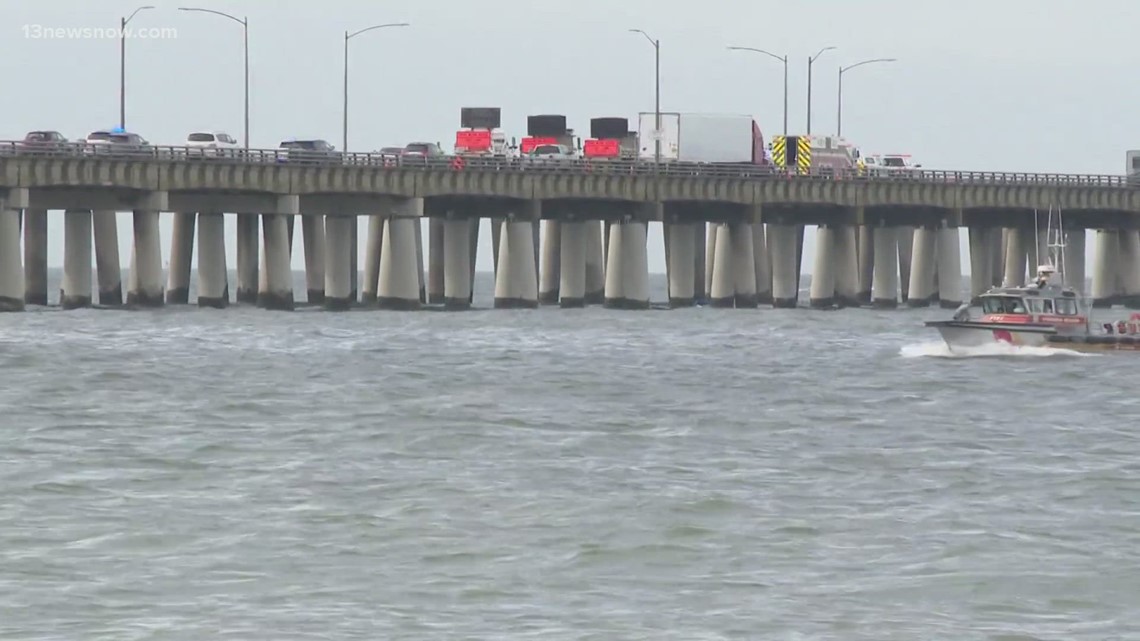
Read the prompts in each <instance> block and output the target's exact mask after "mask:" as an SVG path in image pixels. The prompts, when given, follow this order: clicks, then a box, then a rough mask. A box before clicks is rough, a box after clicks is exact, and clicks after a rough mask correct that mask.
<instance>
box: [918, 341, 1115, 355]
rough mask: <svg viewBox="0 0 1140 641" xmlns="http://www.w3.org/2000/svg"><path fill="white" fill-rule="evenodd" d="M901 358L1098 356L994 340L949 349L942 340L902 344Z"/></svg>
mask: <svg viewBox="0 0 1140 641" xmlns="http://www.w3.org/2000/svg"><path fill="white" fill-rule="evenodd" d="M899 356H902V357H903V358H980V357H990V358H993V357H1038V358H1040V357H1043V356H1082V357H1084V356H1088V357H1093V356H1098V355H1097V354H1088V353H1083V352H1075V351H1073V350H1071V349H1062V348H1059V347H1031V346H1028V345H1026V346H1019V345H1011V344H1009V343H1003V342H998V341H994V342H993V343H989V344H986V345H980V346H978V347H959V348H956V349H955V350H953V351H951V350H950V348H949V347H948V346H947V345H946V343H944V342H942V341H929V342H925V343H913V344H910V345H903V346H902V347H901V348H900V349H899Z"/></svg>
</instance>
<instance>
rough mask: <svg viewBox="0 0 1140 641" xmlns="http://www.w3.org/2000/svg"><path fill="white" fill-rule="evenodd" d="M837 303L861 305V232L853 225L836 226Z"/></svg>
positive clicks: (852, 305)
mask: <svg viewBox="0 0 1140 641" xmlns="http://www.w3.org/2000/svg"><path fill="white" fill-rule="evenodd" d="M834 229H835V238H834V244H835V258H834V260H832V264H833V265H834V266H835V304H836V305H838V306H840V307H858V306H859V249H858V247H859V234H858V232H857V231H856V230H855V227H854V226H853V225H836V226H835V228H834Z"/></svg>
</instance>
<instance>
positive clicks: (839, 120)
mask: <svg viewBox="0 0 1140 641" xmlns="http://www.w3.org/2000/svg"><path fill="white" fill-rule="evenodd" d="M873 62H895V58H874V59H872V60H864V61H862V62H856V63H855V64H853V65H847V66H846V67H840V68H839V93H838V94H837V98H836V102H837V103H838V104H837V106H836V112H835V135H836V136H842V135H843V72H845V71H850V70H852V69H854V68H855V67H862V66H863V65H869V64H871V63H873Z"/></svg>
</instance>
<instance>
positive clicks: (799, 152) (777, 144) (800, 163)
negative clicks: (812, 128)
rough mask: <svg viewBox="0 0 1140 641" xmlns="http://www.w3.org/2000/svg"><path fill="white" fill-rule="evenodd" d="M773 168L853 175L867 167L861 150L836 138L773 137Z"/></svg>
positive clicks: (793, 171)
mask: <svg viewBox="0 0 1140 641" xmlns="http://www.w3.org/2000/svg"><path fill="white" fill-rule="evenodd" d="M771 153H772V164H773V165H775V166H776V167H777V168H779V169H785V170H788V171H789V172H790V173H796V174H811V173H852V174H855V175H862V173H863V170H864V168H865V166H866V163H865V162H864V159H863V157H862V155H860V153H859V149H858V148H857V147H855V146H854V145H852V144H851V143H849V142H848V141H846V140H844V139H843V138H839V137H837V136H773V138H772V150H771Z"/></svg>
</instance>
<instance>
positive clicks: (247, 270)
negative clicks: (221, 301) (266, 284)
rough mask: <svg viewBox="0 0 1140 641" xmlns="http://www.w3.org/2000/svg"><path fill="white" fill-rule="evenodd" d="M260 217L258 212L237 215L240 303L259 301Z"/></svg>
mask: <svg viewBox="0 0 1140 641" xmlns="http://www.w3.org/2000/svg"><path fill="white" fill-rule="evenodd" d="M258 227H259V217H258V215H257V214H238V215H237V292H236V296H235V299H236V300H237V302H239V303H249V304H254V303H257V288H258V282H259V278H258V276H259V274H258V270H259V262H260V261H259V258H258V245H259V238H258V237H259V234H258V231H259V230H258Z"/></svg>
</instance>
